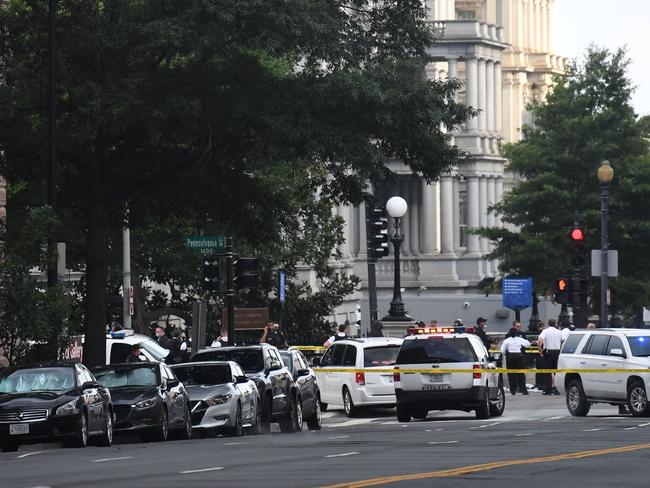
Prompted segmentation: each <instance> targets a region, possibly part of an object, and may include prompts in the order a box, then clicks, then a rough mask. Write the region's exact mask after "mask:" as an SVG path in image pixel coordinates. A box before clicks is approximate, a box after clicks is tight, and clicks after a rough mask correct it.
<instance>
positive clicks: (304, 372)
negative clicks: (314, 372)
mask: <svg viewBox="0 0 650 488" xmlns="http://www.w3.org/2000/svg"><path fill="white" fill-rule="evenodd" d="M301 376H309V370H308V369H299V370H297V371H296V378H300V377H301Z"/></svg>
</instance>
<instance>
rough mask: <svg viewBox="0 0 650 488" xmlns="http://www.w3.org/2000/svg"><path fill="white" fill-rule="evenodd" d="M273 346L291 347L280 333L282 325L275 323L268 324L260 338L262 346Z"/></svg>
mask: <svg viewBox="0 0 650 488" xmlns="http://www.w3.org/2000/svg"><path fill="white" fill-rule="evenodd" d="M264 343H267V344H271V345H272V346H275V347H278V348H280V347H289V344H287V339H286V338H285V337H284V334H283V333H282V332H281V331H280V324H276V323H274V322H268V323H267V324H266V327H264V332H263V333H262V337H261V338H260V344H264Z"/></svg>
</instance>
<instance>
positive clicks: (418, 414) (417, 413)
mask: <svg viewBox="0 0 650 488" xmlns="http://www.w3.org/2000/svg"><path fill="white" fill-rule="evenodd" d="M411 415H412V417H413V418H414V419H419V420H422V419H426V418H427V415H429V411H428V410H426V409H424V408H417V409H415V410H413V413H412V414H411Z"/></svg>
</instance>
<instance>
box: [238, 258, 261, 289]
mask: <svg viewBox="0 0 650 488" xmlns="http://www.w3.org/2000/svg"><path fill="white" fill-rule="evenodd" d="M232 264H233V268H234V276H233V285H234V287H235V288H236V289H237V290H241V289H243V288H257V287H258V286H260V260H259V258H240V257H236V258H235V260H234V261H233V263H232Z"/></svg>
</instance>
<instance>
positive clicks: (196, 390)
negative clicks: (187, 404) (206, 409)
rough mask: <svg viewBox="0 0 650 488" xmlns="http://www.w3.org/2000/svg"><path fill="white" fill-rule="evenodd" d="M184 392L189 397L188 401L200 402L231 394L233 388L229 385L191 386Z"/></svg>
mask: <svg viewBox="0 0 650 488" xmlns="http://www.w3.org/2000/svg"><path fill="white" fill-rule="evenodd" d="M185 390H186V391H187V394H188V395H189V396H190V400H191V401H193V402H195V401H200V400H207V399H208V398H212V397H215V396H217V395H223V394H226V393H232V391H233V387H232V386H231V385H228V384H226V385H191V386H186V387H185Z"/></svg>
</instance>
